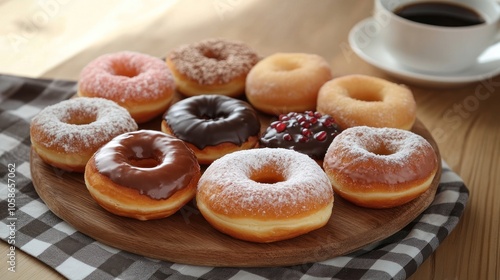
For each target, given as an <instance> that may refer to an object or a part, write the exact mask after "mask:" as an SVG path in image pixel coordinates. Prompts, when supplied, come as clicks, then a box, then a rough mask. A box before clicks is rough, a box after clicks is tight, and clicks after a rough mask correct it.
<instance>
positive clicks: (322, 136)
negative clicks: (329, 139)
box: [314, 131, 326, 141]
mask: <svg viewBox="0 0 500 280" xmlns="http://www.w3.org/2000/svg"><path fill="white" fill-rule="evenodd" d="M314 139H316V140H318V141H325V139H326V131H320V132H318V133H316V134H314Z"/></svg>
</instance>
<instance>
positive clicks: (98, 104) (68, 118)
mask: <svg viewBox="0 0 500 280" xmlns="http://www.w3.org/2000/svg"><path fill="white" fill-rule="evenodd" d="M82 121H85V123H84V124H74V123H75V122H76V123H79V122H82ZM87 121H90V123H86V122H87ZM137 128H138V127H137V124H136V123H135V121H134V120H133V119H132V117H131V116H130V114H129V113H128V111H127V110H126V109H124V108H122V107H120V106H119V105H118V104H116V103H115V102H113V101H110V100H106V99H103V98H89V97H78V98H74V99H69V100H65V101H62V102H59V103H57V104H54V105H52V106H48V107H46V108H45V109H43V110H42V111H41V112H40V113H39V114H38V115H36V116H35V117H34V118H33V120H32V121H31V138H32V141H36V142H37V143H38V144H39V145H42V146H44V147H46V148H48V149H51V150H57V151H58V152H62V153H78V152H81V151H82V150H87V149H95V150H97V148H99V147H100V146H102V145H104V144H105V143H106V142H108V141H109V140H111V139H112V138H113V137H115V136H117V135H119V134H122V133H124V132H130V131H135V130H137Z"/></svg>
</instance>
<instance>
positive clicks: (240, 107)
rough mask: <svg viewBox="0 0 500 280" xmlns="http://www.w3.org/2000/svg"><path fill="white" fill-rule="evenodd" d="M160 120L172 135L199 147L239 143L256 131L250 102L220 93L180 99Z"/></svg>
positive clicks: (253, 111) (257, 122)
mask: <svg viewBox="0 0 500 280" xmlns="http://www.w3.org/2000/svg"><path fill="white" fill-rule="evenodd" d="M164 119H165V121H166V122H167V124H168V126H169V127H170V129H171V130H172V132H173V133H174V135H175V136H176V137H178V138H179V139H181V140H184V141H186V142H189V143H191V144H193V145H194V146H196V147H197V148H198V149H203V148H205V147H206V146H215V145H218V144H221V143H224V142H229V143H233V144H236V145H238V146H241V145H242V144H243V143H244V142H246V141H247V140H248V138H249V137H251V136H257V135H258V134H259V132H260V121H259V117H258V116H257V113H256V112H255V110H254V109H253V108H252V107H251V106H250V104H248V103H246V102H244V101H241V100H238V99H234V98H231V97H227V96H223V95H199V96H193V97H189V98H186V99H184V100H181V101H179V102H177V103H175V104H174V105H172V107H170V109H169V110H168V112H167V113H166V114H165V115H164Z"/></svg>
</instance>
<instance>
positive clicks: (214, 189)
mask: <svg viewBox="0 0 500 280" xmlns="http://www.w3.org/2000/svg"><path fill="white" fill-rule="evenodd" d="M196 202H197V205H198V209H199V210H200V212H201V214H202V215H203V216H204V217H205V219H206V220H207V221H208V222H209V223H210V224H211V225H212V226H213V227H214V228H216V229H218V230H219V231H221V232H223V233H226V234H228V235H230V236H233V237H235V238H238V239H242V240H247V241H253V242H273V241H278V240H284V239H289V238H292V237H296V236H299V235H302V234H305V233H307V232H310V231H312V230H315V229H318V228H320V227H322V226H324V225H325V224H326V223H327V222H328V220H329V218H330V215H331V213H332V207H333V190H332V187H331V185H330V182H329V181H328V177H327V176H326V174H325V173H324V172H323V170H322V169H321V167H320V166H319V165H318V164H317V163H316V162H315V161H314V160H312V159H311V158H310V157H308V156H307V155H304V154H302V153H299V152H295V151H292V150H288V149H279V148H278V149H273V148H261V149H252V150H246V151H238V152H234V153H231V154H228V155H225V156H224V157H222V158H220V159H218V160H216V161H214V163H212V164H211V165H210V166H209V167H208V168H207V170H206V171H205V172H204V173H203V175H202V177H201V178H200V181H199V183H198V190H197V193H196Z"/></svg>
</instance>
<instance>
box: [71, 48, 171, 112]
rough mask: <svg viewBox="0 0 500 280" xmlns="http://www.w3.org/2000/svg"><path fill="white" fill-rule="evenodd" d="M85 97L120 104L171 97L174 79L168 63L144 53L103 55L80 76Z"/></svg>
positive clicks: (124, 52) (82, 93) (126, 52)
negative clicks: (104, 99)
mask: <svg viewBox="0 0 500 280" xmlns="http://www.w3.org/2000/svg"><path fill="white" fill-rule="evenodd" d="M78 86H79V92H80V95H82V96H88V97H102V98H106V99H110V100H113V101H115V102H117V103H118V104H120V105H123V104H125V103H127V102H129V103H130V102H132V103H140V104H143V103H145V102H154V101H155V100H161V99H164V98H166V95H167V98H170V97H171V95H172V92H173V90H174V88H175V84H174V79H173V76H172V73H171V72H170V69H169V68H168V67H167V66H166V64H165V62H164V61H162V60H161V59H159V58H156V57H153V56H149V55H146V54H142V53H137V52H131V51H123V52H118V53H112V54H105V55H102V56H99V57H98V58H96V59H95V60H93V61H91V62H90V63H89V64H88V65H87V66H85V67H84V68H83V70H82V72H81V73H80V79H79V84H78Z"/></svg>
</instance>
